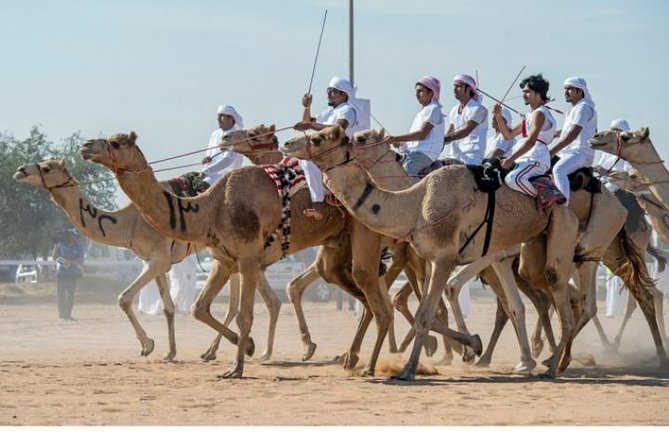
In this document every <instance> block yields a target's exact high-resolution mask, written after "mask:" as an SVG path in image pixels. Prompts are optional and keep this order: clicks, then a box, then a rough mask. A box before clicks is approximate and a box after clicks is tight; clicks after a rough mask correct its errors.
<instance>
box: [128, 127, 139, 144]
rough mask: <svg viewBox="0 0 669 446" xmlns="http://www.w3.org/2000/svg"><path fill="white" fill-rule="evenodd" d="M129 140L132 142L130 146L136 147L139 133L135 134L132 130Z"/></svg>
mask: <svg viewBox="0 0 669 446" xmlns="http://www.w3.org/2000/svg"><path fill="white" fill-rule="evenodd" d="M128 139H129V140H130V144H132V145H135V141H137V133H135V131H134V130H131V131H130V134H129V135H128Z"/></svg>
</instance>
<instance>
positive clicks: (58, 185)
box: [22, 163, 77, 191]
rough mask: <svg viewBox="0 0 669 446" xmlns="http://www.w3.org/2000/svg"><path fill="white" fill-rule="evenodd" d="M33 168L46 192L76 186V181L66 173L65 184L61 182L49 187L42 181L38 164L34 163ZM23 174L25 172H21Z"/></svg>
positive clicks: (42, 176)
mask: <svg viewBox="0 0 669 446" xmlns="http://www.w3.org/2000/svg"><path fill="white" fill-rule="evenodd" d="M35 167H36V168H37V172H39V177H40V180H42V186H44V189H46V190H48V191H51V189H58V188H61V187H73V186H76V185H77V180H75V179H74V178H72V175H70V173H69V172H67V180H65V182H63V183H61V184H57V185H55V186H51V187H49V186H47V185H46V180H45V179H44V174H43V173H42V169H41V168H40V166H39V164H38V163H35ZM22 170H23V169H22ZM23 173H26V172H25V171H23ZM70 181H72V183H71V184H70Z"/></svg>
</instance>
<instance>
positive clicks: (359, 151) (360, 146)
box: [353, 129, 402, 162]
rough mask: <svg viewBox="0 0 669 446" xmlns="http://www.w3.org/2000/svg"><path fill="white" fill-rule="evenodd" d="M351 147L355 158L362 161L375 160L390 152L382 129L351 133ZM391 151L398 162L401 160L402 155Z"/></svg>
mask: <svg viewBox="0 0 669 446" xmlns="http://www.w3.org/2000/svg"><path fill="white" fill-rule="evenodd" d="M353 148H354V149H355V153H356V159H358V160H359V161H362V162H364V161H370V162H374V161H377V160H379V159H380V158H381V157H382V156H384V155H385V154H386V153H389V152H391V148H390V144H388V139H387V138H386V131H385V130H384V129H380V130H377V129H368V130H363V131H361V132H357V133H356V134H355V135H353ZM392 153H393V154H394V156H395V161H397V162H400V161H401V160H402V155H400V154H399V153H397V152H392Z"/></svg>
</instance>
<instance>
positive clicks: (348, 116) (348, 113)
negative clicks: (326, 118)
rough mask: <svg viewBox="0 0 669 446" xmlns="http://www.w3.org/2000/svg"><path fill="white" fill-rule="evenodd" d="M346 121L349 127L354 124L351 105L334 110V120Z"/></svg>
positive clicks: (353, 112)
mask: <svg viewBox="0 0 669 446" xmlns="http://www.w3.org/2000/svg"><path fill="white" fill-rule="evenodd" d="M337 121H346V122H347V123H348V126H349V127H352V126H354V125H355V109H354V108H353V107H350V106H349V107H342V108H341V109H339V110H337V111H336V112H335V122H334V123H336V122H337Z"/></svg>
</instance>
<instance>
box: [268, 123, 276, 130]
mask: <svg viewBox="0 0 669 446" xmlns="http://www.w3.org/2000/svg"><path fill="white" fill-rule="evenodd" d="M275 130H276V126H275V125H274V124H272V125H270V126H269V131H270V132H274V131H275Z"/></svg>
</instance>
